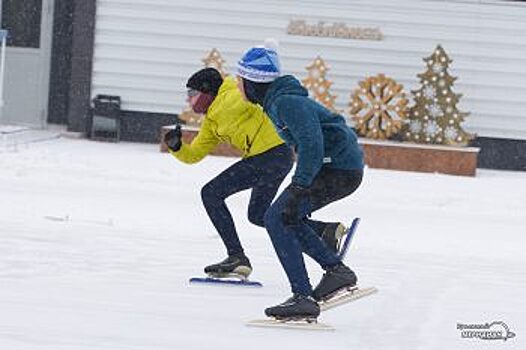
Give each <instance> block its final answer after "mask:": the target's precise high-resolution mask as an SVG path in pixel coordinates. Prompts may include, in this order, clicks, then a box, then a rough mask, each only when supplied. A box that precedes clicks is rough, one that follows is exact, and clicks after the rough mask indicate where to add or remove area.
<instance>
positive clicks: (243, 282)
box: [190, 277, 263, 287]
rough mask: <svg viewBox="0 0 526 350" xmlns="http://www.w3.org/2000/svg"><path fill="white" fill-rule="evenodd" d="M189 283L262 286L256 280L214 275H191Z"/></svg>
mask: <svg viewBox="0 0 526 350" xmlns="http://www.w3.org/2000/svg"><path fill="white" fill-rule="evenodd" d="M190 283H191V284H209V285H231V286H246V287H263V284H262V283H261V282H258V281H249V280H247V279H231V278H215V277H192V278H190Z"/></svg>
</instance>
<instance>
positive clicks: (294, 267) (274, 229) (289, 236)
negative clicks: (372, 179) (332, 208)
mask: <svg viewBox="0 0 526 350" xmlns="http://www.w3.org/2000/svg"><path fill="white" fill-rule="evenodd" d="M362 176H363V171H362V170H340V169H330V168H325V167H324V168H322V169H321V170H320V172H319V173H318V175H317V176H316V178H315V179H314V181H313V183H312V185H311V187H310V195H309V197H308V198H305V199H304V200H303V201H302V202H301V203H300V205H299V217H300V221H299V224H298V225H294V226H286V225H285V224H284V223H283V219H282V212H283V209H284V207H285V205H286V203H287V201H288V197H289V192H288V191H287V190H285V191H283V192H282V193H281V195H279V196H278V198H277V199H276V201H275V202H274V203H273V204H272V205H271V206H270V208H269V209H268V210H267V213H266V214H265V227H266V228H267V231H268V233H269V235H270V238H271V240H272V244H273V246H274V249H275V251H276V254H277V255H278V258H279V260H280V262H281V265H282V266H283V269H284V270H285V273H286V274H287V278H288V280H289V283H290V286H291V289H292V293H295V294H302V295H312V286H311V284H310V282H309V276H308V274H307V270H306V268H305V261H304V260H303V253H305V254H307V255H309V256H310V257H311V258H312V259H314V260H315V261H316V262H317V263H318V264H319V265H320V266H321V267H322V268H323V269H325V270H326V269H327V268H328V267H331V266H334V265H336V264H338V263H340V262H341V260H340V258H338V256H337V255H336V253H335V252H333V251H332V250H331V249H330V248H329V247H328V246H327V245H326V244H325V243H324V242H323V240H322V239H321V238H320V233H319V232H317V231H319V230H320V229H321V228H322V227H323V226H324V225H325V224H324V223H322V222H319V221H314V220H310V219H308V218H307V217H308V216H309V215H310V214H311V213H312V212H314V211H316V210H318V209H320V208H323V207H324V206H326V205H327V204H329V203H332V202H334V201H336V200H339V199H341V198H344V197H346V196H348V195H350V194H351V193H353V192H354V191H355V190H356V189H357V188H358V187H359V186H360V183H361V181H362Z"/></svg>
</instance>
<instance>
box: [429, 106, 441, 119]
mask: <svg viewBox="0 0 526 350" xmlns="http://www.w3.org/2000/svg"><path fill="white" fill-rule="evenodd" d="M427 110H428V111H429V115H430V116H431V117H433V118H438V117H441V116H442V115H443V112H442V108H440V106H439V105H437V104H436V103H433V104H432V105H430V106H429V107H428V108H427Z"/></svg>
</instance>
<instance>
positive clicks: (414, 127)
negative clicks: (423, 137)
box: [409, 120, 422, 134]
mask: <svg viewBox="0 0 526 350" xmlns="http://www.w3.org/2000/svg"><path fill="white" fill-rule="evenodd" d="M409 130H410V131H411V132H412V133H413V134H418V133H419V132H420V131H422V123H421V122H420V120H412V121H411V122H410V123H409Z"/></svg>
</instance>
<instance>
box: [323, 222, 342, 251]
mask: <svg viewBox="0 0 526 350" xmlns="http://www.w3.org/2000/svg"><path fill="white" fill-rule="evenodd" d="M346 232H347V228H346V227H345V226H344V225H343V224H341V223H339V222H331V223H328V224H327V225H326V226H325V229H324V230H323V233H322V234H321V238H322V239H323V241H324V242H325V243H326V244H327V246H328V247H329V248H331V249H332V251H333V252H335V253H338V252H339V251H340V246H341V242H342V238H343V236H344V235H345V233H346Z"/></svg>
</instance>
